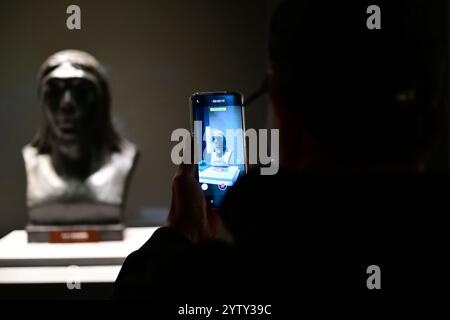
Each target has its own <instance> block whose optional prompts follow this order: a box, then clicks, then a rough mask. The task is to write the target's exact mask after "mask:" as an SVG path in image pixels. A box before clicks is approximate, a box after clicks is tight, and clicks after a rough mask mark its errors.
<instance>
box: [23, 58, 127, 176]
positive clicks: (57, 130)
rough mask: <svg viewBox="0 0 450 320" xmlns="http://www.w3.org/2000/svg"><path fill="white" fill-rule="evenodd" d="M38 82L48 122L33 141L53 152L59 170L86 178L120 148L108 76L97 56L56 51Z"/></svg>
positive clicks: (35, 145)
mask: <svg viewBox="0 0 450 320" xmlns="http://www.w3.org/2000/svg"><path fill="white" fill-rule="evenodd" d="M38 82H39V83H38V96H39V102H40V105H41V107H42V110H43V114H44V121H43V124H42V126H41V127H40V128H39V130H38V132H37V134H36V136H35V137H34V139H33V141H32V143H31V145H32V146H33V147H35V148H36V149H37V150H38V152H39V153H40V154H50V155H51V158H52V162H53V165H54V167H55V169H56V171H57V172H58V173H59V174H61V175H68V176H75V177H81V178H82V177H85V176H87V175H89V174H90V173H92V171H95V169H97V168H98V167H100V166H101V164H102V162H104V161H105V159H106V158H107V156H108V155H109V154H111V153H112V152H115V151H119V150H120V148H119V145H120V141H119V136H118V135H117V133H116V132H115V130H114V128H113V126H112V123H111V116H110V92H109V85H108V82H107V78H106V75H105V72H104V69H103V67H102V66H101V65H100V63H99V62H98V61H97V60H96V59H95V58H94V57H93V56H92V55H90V54H88V53H86V52H83V51H78V50H63V51H60V52H57V53H55V54H53V55H51V56H50V57H49V58H48V59H47V60H46V61H45V62H44V63H43V64H42V66H41V68H40V71H39V74H38Z"/></svg>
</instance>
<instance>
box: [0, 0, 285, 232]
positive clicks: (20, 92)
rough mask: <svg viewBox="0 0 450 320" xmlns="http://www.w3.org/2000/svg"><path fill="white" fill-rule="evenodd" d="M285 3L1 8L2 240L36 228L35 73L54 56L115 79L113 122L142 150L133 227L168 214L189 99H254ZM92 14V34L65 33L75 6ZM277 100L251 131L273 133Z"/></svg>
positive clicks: (256, 109) (261, 105)
mask: <svg viewBox="0 0 450 320" xmlns="http://www.w3.org/2000/svg"><path fill="white" fill-rule="evenodd" d="M275 2H276V1H262V0H260V1H257V0H255V1H237V0H215V1H210V0H209V1H208V0H190V1H167V0H166V1H161V0H160V1H153V0H152V1H137V0H134V1H103V0H101V1H98V0H96V1H48V0H47V1H32V0H29V1H25V0H15V1H8V2H6V1H1V2H0V43H1V47H0V136H1V137H2V139H1V148H0V150H1V151H0V152H1V155H0V236H1V235H3V234H5V233H6V232H9V231H11V230H12V229H17V228H23V227H24V225H25V223H26V208H25V175H24V167H23V161H22V158H21V154H20V151H21V148H22V146H23V145H25V144H26V143H28V142H29V141H30V139H31V137H32V136H33V134H34V132H35V129H36V127H37V126H38V124H39V122H40V117H41V114H40V110H39V108H38V106H37V99H36V81H35V75H36V72H37V70H38V67H39V66H40V64H41V63H42V61H43V60H44V59H45V58H46V57H47V56H49V55H50V54H51V53H53V52H55V51H57V50H61V49H66V48H76V49H82V50H86V51H88V52H90V53H92V54H93V55H95V56H96V57H97V58H98V59H99V60H100V61H101V62H103V63H104V64H105V66H106V67H107V70H108V72H109V75H110V81H111V87H112V95H113V114H114V121H115V123H116V126H117V128H118V130H119V132H120V133H121V134H123V135H124V136H125V137H127V138H128V139H129V140H131V141H133V142H135V143H136V144H137V145H138V146H139V148H140V150H141V159H140V163H139V166H138V168H137V170H136V171H135V174H134V177H133V180H132V183H131V188H130V193H129V198H128V205H127V208H126V220H127V221H128V222H129V223H134V224H136V223H138V222H137V221H138V220H139V219H140V217H141V214H142V213H144V212H147V213H149V214H150V215H152V212H153V214H155V213H158V212H159V213H163V214H164V213H166V208H167V207H168V205H169V201H170V180H171V177H172V174H173V171H174V165H172V163H171V160H170V150H171V148H172V146H173V145H174V143H172V142H171V141H170V134H171V132H172V130H174V129H175V128H180V127H185V128H188V127H189V112H188V105H187V98H188V97H189V95H190V94H192V93H193V92H196V91H203V90H224V89H226V90H238V91H241V92H243V93H244V94H250V93H251V92H252V91H253V90H254V89H255V88H256V87H257V86H258V85H259V83H260V80H261V79H262V77H263V75H264V71H265V63H266V37H267V21H268V11H269V10H270V9H271V8H273V5H274V3H275ZM73 3H76V4H78V5H80V6H81V9H82V30H81V31H69V30H67V29H66V27H65V21H66V18H67V15H66V13H65V11H66V7H67V6H68V5H69V4H73ZM266 107H267V101H266V100H265V99H261V100H260V101H258V102H257V103H255V105H253V106H252V107H251V108H249V110H248V112H247V126H248V127H255V128H259V127H264V126H265V125H266V109H267V108H266Z"/></svg>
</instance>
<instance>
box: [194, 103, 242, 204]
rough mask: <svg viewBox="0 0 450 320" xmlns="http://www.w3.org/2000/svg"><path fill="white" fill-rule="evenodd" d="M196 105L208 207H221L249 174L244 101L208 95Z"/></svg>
mask: <svg viewBox="0 0 450 320" xmlns="http://www.w3.org/2000/svg"><path fill="white" fill-rule="evenodd" d="M193 103H194V130H195V139H196V143H197V146H198V147H199V148H198V149H199V150H201V155H199V156H200V157H199V159H200V161H199V163H198V171H199V172H198V176H199V182H200V184H201V188H202V190H203V191H204V193H205V196H206V200H207V202H208V204H209V205H213V206H219V205H220V204H221V203H222V201H223V197H224V195H225V192H226V190H227V188H229V187H230V186H232V185H233V184H234V183H235V182H236V181H237V180H238V178H239V177H240V176H242V175H243V174H245V156H244V132H243V115H242V105H241V103H242V102H241V98H240V96H239V95H206V96H202V97H199V98H194V101H193ZM200 140H201V141H200ZM200 146H201V148H200Z"/></svg>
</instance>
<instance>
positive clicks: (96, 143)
mask: <svg viewBox="0 0 450 320" xmlns="http://www.w3.org/2000/svg"><path fill="white" fill-rule="evenodd" d="M67 61H68V62H70V63H72V64H73V65H74V66H75V67H76V68H79V69H81V70H84V71H86V72H88V73H90V74H92V75H93V76H94V77H95V78H96V79H97V80H98V83H99V85H100V92H101V94H100V100H99V103H98V104H99V105H98V107H99V112H98V113H97V119H95V123H96V127H97V128H98V134H96V135H95V136H94V137H93V139H92V141H91V144H92V146H93V148H94V150H96V151H98V152H102V151H103V152H116V151H120V137H119V135H118V134H117V132H116V131H115V130H114V127H113V125H112V122H111V111H110V110H111V96H110V91H109V85H108V82H107V78H106V75H105V72H104V70H103V68H102V66H101V65H100V64H99V63H98V62H97V60H96V59H95V58H94V57H93V56H91V55H89V54H88V53H86V52H82V51H76V50H65V51H61V52H57V53H55V54H54V55H52V56H50V57H49V58H48V59H47V60H46V62H44V64H43V65H42V67H41V69H40V71H39V74H38V81H39V87H38V96H39V98H40V99H41V90H42V85H43V83H42V81H43V80H44V79H45V77H46V76H47V75H48V74H50V73H51V72H52V71H53V70H54V69H56V68H57V67H59V65H60V64H61V63H63V62H67ZM52 140H53V135H52V132H51V130H50V127H49V124H48V122H47V121H46V120H44V123H43V125H42V126H41V128H39V129H38V131H37V133H36V135H35V136H34V138H33V140H32V142H31V145H32V146H33V147H35V148H37V150H38V152H39V153H41V154H42V153H50V152H51V147H52V143H51V142H52Z"/></svg>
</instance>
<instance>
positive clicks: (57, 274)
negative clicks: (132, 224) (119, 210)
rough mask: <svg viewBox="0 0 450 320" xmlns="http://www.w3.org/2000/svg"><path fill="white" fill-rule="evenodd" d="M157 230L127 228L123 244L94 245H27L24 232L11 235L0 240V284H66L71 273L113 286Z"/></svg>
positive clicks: (150, 228) (153, 228)
mask: <svg viewBox="0 0 450 320" xmlns="http://www.w3.org/2000/svg"><path fill="white" fill-rule="evenodd" d="M157 228H158V227H149V228H127V229H125V232H124V240H123V241H107V242H95V243H28V242H27V234H26V232H25V231H24V230H16V231H13V232H11V233H9V234H8V235H6V236H5V237H4V238H2V239H1V240H0V284H5V283H58V282H66V281H67V277H68V274H69V275H70V274H73V273H74V272H75V274H76V276H77V277H79V278H80V280H81V282H114V281H115V279H116V277H117V274H118V273H119V271H120V267H121V265H122V263H123V261H124V260H125V258H126V257H127V256H128V255H129V254H130V253H131V252H133V251H135V250H137V249H139V248H140V247H141V246H142V245H143V244H144V243H145V242H146V241H147V240H148V239H149V238H150V237H151V235H152V234H153V232H155V230H156V229H157ZM73 265H75V266H78V267H69V266H73ZM68 267H69V268H68Z"/></svg>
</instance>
